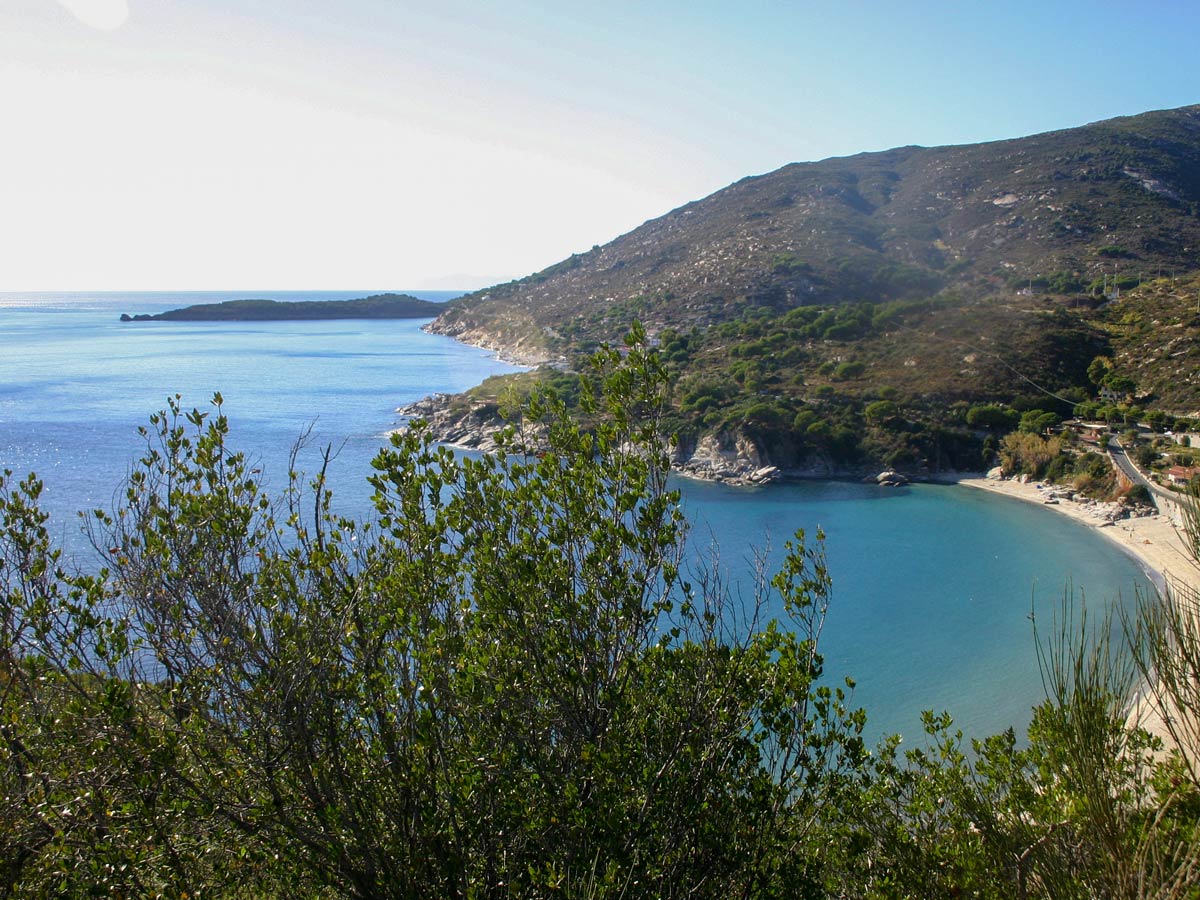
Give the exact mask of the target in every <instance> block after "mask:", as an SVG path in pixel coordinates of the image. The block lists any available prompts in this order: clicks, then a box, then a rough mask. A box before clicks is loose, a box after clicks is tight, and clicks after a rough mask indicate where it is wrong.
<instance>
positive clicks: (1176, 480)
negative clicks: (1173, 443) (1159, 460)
mask: <svg viewBox="0 0 1200 900" xmlns="http://www.w3.org/2000/svg"><path fill="white" fill-rule="evenodd" d="M1166 475H1167V481H1168V482H1170V483H1171V484H1175V485H1179V486H1180V487H1186V486H1187V485H1188V484H1190V483H1191V481H1192V479H1193V478H1195V477H1196V476H1197V475H1200V466H1171V468H1169V469H1167V471H1166Z"/></svg>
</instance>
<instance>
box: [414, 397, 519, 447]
mask: <svg viewBox="0 0 1200 900" xmlns="http://www.w3.org/2000/svg"><path fill="white" fill-rule="evenodd" d="M454 399H455V398H454V397H453V396H452V395H450V394H434V395H433V396H431V397H425V398H424V399H422V400H418V401H417V402H416V403H410V404H408V405H407V406H401V407H399V408H398V409H397V410H396V412H397V414H399V415H400V416H403V417H404V418H405V419H409V420H415V419H420V420H422V421H424V422H425V423H427V424H428V426H429V430H430V433H431V434H432V435H433V437H434V439H435V440H437V441H438V442H439V443H443V444H449V445H451V446H453V447H461V448H463V449H465V450H482V451H483V452H485V453H490V452H492V451H493V450H495V449H496V434H497V433H498V432H499V431H500V430H501V429H502V428H504V426H505V425H506V424H507V423H506V422H505V421H504V419H503V418H501V416H500V413H499V412H498V411H497V410H496V407H495V406H493V405H491V404H487V403H477V404H474V405H472V406H467V407H463V406H460V405H459V404H458V403H452V402H451V401H452V400H454ZM405 427H407V426H405Z"/></svg>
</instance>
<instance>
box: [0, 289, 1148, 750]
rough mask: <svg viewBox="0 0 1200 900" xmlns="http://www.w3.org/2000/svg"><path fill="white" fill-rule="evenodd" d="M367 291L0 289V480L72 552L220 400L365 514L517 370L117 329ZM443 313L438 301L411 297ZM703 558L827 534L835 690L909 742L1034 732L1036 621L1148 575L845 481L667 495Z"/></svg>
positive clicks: (1073, 537) (330, 342) (309, 333)
mask: <svg viewBox="0 0 1200 900" xmlns="http://www.w3.org/2000/svg"><path fill="white" fill-rule="evenodd" d="M371 293H379V292H378V291H370V290H367V291H346V292H320V293H318V292H266V293H263V292H180V293H161V294H69V295H66V294H0V335H2V337H3V341H4V347H5V350H4V353H3V354H2V355H0V467H3V468H7V469H11V470H13V471H14V473H15V474H17V475H23V474H25V473H26V472H28V471H36V472H37V473H38V475H39V476H40V477H41V478H42V479H43V481H44V482H45V484H46V494H45V500H46V507H47V509H48V510H49V511H50V512H51V514H52V516H53V520H52V521H53V527H54V528H55V529H56V532H57V534H59V535H60V536H61V538H62V539H63V541H64V542H65V543H66V544H67V545H68V547H71V548H73V549H76V550H80V551H82V550H83V549H84V542H83V541H82V539H81V537H80V535H79V530H78V524H77V520H76V519H75V517H74V513H75V512H76V511H78V510H83V509H90V508H94V507H97V506H99V507H110V506H111V505H112V503H113V500H114V495H115V493H116V492H117V491H118V489H119V487H120V484H121V482H122V479H123V478H124V477H125V476H126V475H127V473H128V472H129V470H130V467H131V465H132V464H133V461H134V459H135V458H136V457H137V456H138V455H139V453H140V452H141V450H142V449H143V445H142V443H141V442H140V439H139V438H138V435H137V426H138V425H140V424H144V423H145V422H146V420H147V419H148V417H149V415H150V414H151V413H152V412H154V411H155V410H159V409H162V408H164V407H165V405H166V398H167V397H168V396H173V395H175V394H179V395H181V397H182V403H183V405H184V407H185V408H187V409H190V408H192V407H197V408H200V409H205V408H208V401H209V399H210V398H211V396H212V395H213V393H214V392H215V391H220V392H221V393H222V395H223V396H224V399H225V412H226V413H227V415H228V416H229V418H230V421H231V428H232V437H233V443H234V445H235V446H236V447H238V448H240V449H243V450H245V451H246V452H247V453H248V454H249V455H250V456H251V457H252V458H253V459H255V460H256V464H257V465H258V466H259V467H261V469H262V470H263V474H264V477H265V479H266V480H267V482H268V486H269V487H270V488H273V489H278V488H280V487H282V485H283V484H284V483H285V481H286V467H287V458H288V452H289V450H290V448H291V446H292V444H293V443H294V441H295V440H296V438H297V436H298V435H299V434H300V433H301V432H302V431H304V430H305V429H306V428H308V427H309V426H311V428H312V434H311V438H310V442H309V445H308V448H307V450H306V451H305V452H304V453H302V454H301V457H300V462H301V464H302V465H303V466H305V467H306V468H309V469H310V470H314V469H315V468H316V466H317V465H319V461H320V455H321V452H322V451H323V450H324V449H325V448H326V447H328V448H330V449H331V450H332V451H333V453H334V454H335V457H336V459H335V462H334V465H333V467H332V470H331V482H332V486H333V489H334V491H335V493H336V496H337V497H338V498H339V499H338V504H339V511H340V512H342V513H344V514H350V515H355V516H359V517H363V516H367V515H369V511H370V505H369V496H370V488H369V486H368V485H367V483H366V476H367V474H368V473H369V471H370V470H369V462H370V459H371V458H372V457H373V456H374V454H375V452H376V451H377V450H378V449H379V448H380V447H381V446H382V445H383V444H384V443H385V442H386V437H385V434H386V432H387V431H388V430H389V429H391V428H393V427H394V426H395V424H396V420H395V415H394V409H395V408H396V407H397V406H399V405H402V404H404V403H408V402H412V401H414V400H417V399H420V398H421V397H423V396H426V395H428V394H431V393H435V392H454V391H460V390H464V389H466V388H468V387H471V386H472V385H475V384H478V383H479V382H480V381H482V380H483V379H484V378H486V377H488V376H489V375H493V374H499V373H502V372H508V371H513V370H514V369H513V367H512V366H509V365H507V364H505V363H503V362H501V361H499V360H497V359H496V358H495V357H494V356H493V355H492V354H490V353H488V352H486V351H482V350H479V349H477V348H473V347H469V346H466V345H463V344H459V343H456V342H454V341H453V340H451V339H449V338H445V337H441V336H437V335H429V334H425V333H423V332H422V331H421V330H420V326H421V325H422V324H423V320H394V321H357V320H339V321H310V322H254V323H246V322H211V323H177V322H147V323H138V324H136V325H131V324H122V323H120V322H119V321H118V317H119V315H120V314H121V313H142V312H147V313H148V312H159V311H162V310H165V309H168V308H172V307H175V306H183V305H188V304H194V303H202V302H219V301H220V300H225V299H237V298H241V297H249V296H253V297H264V298H267V299H281V300H292V299H305V298H308V299H317V298H320V299H350V298H353V297H359V296H366V295H367V294H371ZM408 293H414V294H416V295H417V296H420V297H423V298H425V299H435V300H439V299H447V297H449V296H452V293H451V292H408ZM679 486H680V488H681V490H682V492H683V497H684V506H685V510H686V512H687V515H688V518H689V521H690V522H691V523H692V532H691V545H692V547H693V548H694V550H695V552H696V553H697V554H699V553H702V552H706V551H707V550H708V549H709V548H717V552H718V553H719V560H720V564H721V565H722V566H723V567H726V568H727V569H728V570H729V572H730V575H731V578H730V584H731V586H732V589H733V590H734V591H737V592H742V593H743V594H744V595H745V594H748V593H749V592H750V591H751V590H752V573H753V569H754V565H755V560H756V559H757V558H758V557H759V556H761V557H762V558H763V559H764V560H765V563H766V566H767V568H768V569H771V568H773V566H775V565H776V564H777V563H778V561H779V560H780V559H781V557H782V553H783V546H784V543H785V542H786V541H787V540H788V539H789V538H790V537H791V536H792V535H793V534H794V533H795V532H796V530H797V529H804V530H805V531H806V533H807V535H808V537H809V539H810V541H811V540H812V539H815V534H816V532H817V531H818V529H821V530H823V531H824V532H825V534H826V535H827V539H826V542H825V545H826V551H827V554H828V558H829V567H830V572H831V574H832V577H833V582H834V589H833V601H832V605H831V607H830V612H829V620H828V622H827V626H826V629H825V632H824V634H823V636H822V643H823V648H824V651H825V656H826V672H827V675H828V676H829V678H830V680H831V681H840V678H841V676H843V675H849V676H852V677H853V678H854V679H855V681H856V683H857V688H856V691H855V694H854V702H855V703H856V704H861V705H863V706H864V707H866V709H867V712H868V722H869V732H870V735H871V736H873V737H878V736H880V735H882V734H885V733H889V732H893V731H899V732H901V733H903V734H905V735H906V738H907V740H908V741H909V742H910V743H911V742H913V741H919V740H920V712H921V710H923V709H933V710H935V711H940V710H943V709H945V710H949V711H950V712H951V713H952V714H953V715H954V717H955V719H956V721H957V723H958V724H959V725H960V726H961V727H962V728H963V729H964V731H966V732H967V733H968V734H972V735H976V736H983V735H985V734H989V733H992V732H995V731H999V730H1002V729H1003V728H1006V727H1008V726H1010V725H1011V726H1014V727H1016V728H1017V729H1018V730H1020V729H1021V728H1023V727H1024V725H1025V724H1027V722H1028V720H1029V716H1030V709H1031V707H1032V706H1033V704H1035V703H1036V702H1038V701H1039V700H1040V698H1041V690H1042V688H1041V680H1040V677H1039V674H1038V671H1037V664H1036V656H1035V652H1034V643H1033V641H1034V638H1033V632H1032V628H1031V624H1030V619H1029V616H1030V614H1031V612H1035V613H1037V614H1038V615H1042V614H1044V615H1046V616H1049V615H1050V614H1051V613H1052V612H1053V610H1054V609H1055V608H1056V607H1057V606H1058V604H1059V603H1060V601H1061V599H1062V597H1063V595H1064V592H1067V591H1074V592H1076V593H1077V594H1082V595H1085V596H1086V599H1087V603H1088V605H1089V607H1093V608H1098V607H1100V606H1102V605H1104V604H1108V603H1124V602H1127V601H1129V600H1130V599H1131V598H1132V596H1133V593H1134V591H1135V589H1137V588H1138V587H1145V586H1147V585H1148V582H1147V580H1146V578H1145V576H1144V575H1143V573H1142V572H1141V571H1140V569H1139V568H1138V566H1137V565H1136V564H1135V563H1134V562H1133V561H1132V560H1131V559H1129V558H1128V557H1126V556H1125V555H1124V554H1121V553H1119V552H1115V551H1114V548H1113V547H1112V546H1111V545H1109V544H1108V543H1107V542H1105V541H1104V540H1103V539H1102V538H1101V537H1100V536H1099V535H1096V534H1094V533H1092V532H1091V531H1089V530H1088V529H1085V528H1081V527H1079V526H1078V525H1076V524H1074V523H1072V522H1070V521H1068V520H1066V519H1064V518H1062V517H1058V516H1054V515H1051V514H1050V513H1048V512H1045V511H1043V510H1039V509H1037V508H1036V507H1034V506H1030V505H1028V504H1022V503H1019V502H1017V501H1012V500H1009V499H1008V498H1005V497H996V496H991V495H988V494H986V493H984V492H979V491H969V490H966V489H964V488H956V487H952V486H951V487H947V486H937V485H911V486H908V487H904V488H899V489H896V488H880V487H877V486H874V485H861V484H850V483H841V482H808V483H802V484H781V485H772V486H769V487H764V488H732V487H727V486H723V485H718V484H706V483H697V482H691V481H681V482H680V484H679Z"/></svg>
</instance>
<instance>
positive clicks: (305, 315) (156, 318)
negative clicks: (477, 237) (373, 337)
mask: <svg viewBox="0 0 1200 900" xmlns="http://www.w3.org/2000/svg"><path fill="white" fill-rule="evenodd" d="M444 309H445V305H444V304H442V303H434V302H432V301H429V300H420V299H418V298H417V297H412V296H409V295H408V294H374V295H372V296H370V297H360V298H359V299H357V300H305V301H299V302H296V301H282V300H226V301H225V302H224V303H201V304H197V305H195V306H185V307H182V308H181V309H170V310H167V311H166V312H161V313H155V314H153V315H151V314H149V313H145V314H141V315H136V316H131V315H129V314H128V313H122V314H121V321H122V322H160V321H164V322H284V321H296V320H307V319H431V318H433V317H434V316H436V315H437V314H438V313H440V312H442V311H443V310H444Z"/></svg>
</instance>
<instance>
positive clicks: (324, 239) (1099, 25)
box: [0, 0, 1200, 290]
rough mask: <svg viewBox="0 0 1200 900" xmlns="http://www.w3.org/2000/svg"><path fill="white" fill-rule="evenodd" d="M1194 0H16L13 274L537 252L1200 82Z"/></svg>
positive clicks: (233, 276)
mask: <svg viewBox="0 0 1200 900" xmlns="http://www.w3.org/2000/svg"><path fill="white" fill-rule="evenodd" d="M1196 7H1197V5H1196V4H1193V3H1191V2H1187V3H1184V2H1178V3H1153V2H1143V3H1141V4H1138V5H1137V6H1136V8H1135V7H1134V5H1132V4H1127V3H1106V2H1102V0H1090V2H1075V0H1070V2H1068V0H1059V2H1055V3H1024V2H1020V0H1013V2H1008V3H1005V4H1002V5H1001V4H991V3H985V2H978V3H976V2H974V0H971V2H949V0H946V2H916V0H914V2H911V3H895V2H866V0H864V2H853V0H831V2H826V3H816V2H799V0H797V2H790V3H783V2H753V0H743V2H738V3H733V2H727V3H720V2H705V0H689V2H675V0H663V2H655V0H640V2H638V0H606V2H604V3H596V2H594V0H592V2H587V3H583V2H578V3H577V2H573V0H547V2H538V0H506V2H468V0H431V2H425V0H337V2H330V0H0V127H2V129H3V130H2V131H0V290H103V289H108V290H135V289H163V290H166V289H175V290H183V289H230V290H236V289H253V288H260V289H301V288H309V289H321V288H359V287H362V288H371V289H403V288H422V287H451V286H453V287H470V286H473V285H476V284H482V283H488V282H490V281H495V280H503V279H507V278H510V277H515V276H520V275H524V274H528V273H529V272H531V271H534V270H537V269H540V268H543V267H544V266H546V265H549V264H550V263H553V262H555V261H557V260H559V259H561V258H563V257H564V256H566V255H568V254H570V253H572V252H575V251H580V250H586V249H587V248H588V247H590V246H591V245H592V244H595V243H604V242H606V241H608V240H611V239H612V238H613V237H615V236H617V235H618V234H620V233H622V232H625V231H628V230H629V229H631V228H633V227H635V226H637V225H638V224H640V223H641V222H643V221H645V220H646V219H648V218H652V217H654V216H658V215H661V214H662V213H664V212H666V211H668V210H669V209H672V208H674V207H676V206H679V205H681V204H682V203H685V202H687V201H689V200H693V199H696V198H698V197H701V196H704V195H705V194H708V193H710V192H712V191H713V190H716V189H718V188H720V187H723V186H724V185H726V184H728V183H730V182H732V181H735V180H737V179H738V178H741V177H743V176H745V175H750V174H757V173H761V172H764V171H769V170H771V169H774V168H776V167H778V166H780V165H783V164H785V163H787V162H791V161H796V160H809V159H819V158H823V157H826V156H831V155H844V154H849V153H855V152H859V151H862V150H880V149H885V148H887V147H890V146H896V145H900V144H911V143H917V144H926V145H931V144H942V143H966V142H974V141H980V140H991V139H997V138H1003V137H1012V136H1017V135H1022V134H1030V133H1034V132H1037V131H1043V130H1048V129H1052V128H1061V127H1068V126H1072V125H1079V124H1083V123H1085V122H1088V121H1094V120H1097V119H1101V118H1107V117H1109V116H1114V115H1123V114H1132V113H1137V112H1143V111H1145V110H1148V109H1160V108H1166V107H1174V106H1181V105H1184V104H1188V103H1196V102H1200V66H1198V65H1197V64H1196V62H1195V52H1196V51H1195V46H1194V45H1195V42H1196V39H1197V38H1198V37H1200V10H1197V9H1196Z"/></svg>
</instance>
